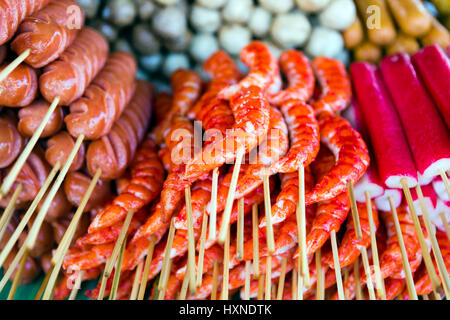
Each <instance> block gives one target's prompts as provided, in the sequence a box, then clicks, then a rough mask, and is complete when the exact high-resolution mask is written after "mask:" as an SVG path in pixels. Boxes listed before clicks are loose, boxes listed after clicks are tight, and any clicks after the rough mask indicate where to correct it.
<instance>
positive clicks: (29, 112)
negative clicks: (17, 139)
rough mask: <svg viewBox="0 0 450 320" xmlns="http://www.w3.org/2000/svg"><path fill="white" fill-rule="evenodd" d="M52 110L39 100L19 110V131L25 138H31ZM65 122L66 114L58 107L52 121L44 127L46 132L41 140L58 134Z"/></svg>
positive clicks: (51, 118)
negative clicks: (49, 110)
mask: <svg viewBox="0 0 450 320" xmlns="http://www.w3.org/2000/svg"><path fill="white" fill-rule="evenodd" d="M49 108H50V104H49V103H48V102H47V101H44V100H37V101H35V102H33V103H32V104H30V105H29V106H27V107H24V108H22V109H20V110H19V113H18V115H19V124H18V126H17V129H19V132H20V134H21V135H23V136H24V137H31V136H32V135H33V133H34V132H35V131H36V129H37V128H38V127H39V125H40V124H41V122H42V119H43V118H44V116H45V114H46V113H47V111H48V109H49ZM63 120H64V114H63V110H62V108H61V107H59V106H58V107H56V109H55V111H53V113H52V115H51V116H50V119H49V120H48V122H47V124H46V125H45V127H44V131H42V134H41V138H46V137H50V136H53V135H54V134H55V133H57V132H58V131H59V130H60V129H61V127H62V125H63V123H64V122H63Z"/></svg>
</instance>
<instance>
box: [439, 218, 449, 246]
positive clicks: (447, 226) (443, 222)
mask: <svg viewBox="0 0 450 320" xmlns="http://www.w3.org/2000/svg"><path fill="white" fill-rule="evenodd" d="M439 216H440V217H441V220H442V224H443V225H444V228H445V233H446V234H447V238H448V239H449V240H450V226H449V225H448V221H447V218H446V217H445V213H444V212H441V213H440V214H439Z"/></svg>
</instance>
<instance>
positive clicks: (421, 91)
mask: <svg viewBox="0 0 450 320" xmlns="http://www.w3.org/2000/svg"><path fill="white" fill-rule="evenodd" d="M380 68H381V73H382V75H383V78H384V80H385V82H386V86H387V87H388V89H389V92H390V94H391V96H392V99H393V101H394V104H395V107H396V109H397V112H398V114H399V116H400V119H401V122H402V124H403V128H404V130H405V134H406V137H407V139H408V143H409V146H410V148H411V152H412V154H413V157H414V162H415V163H416V166H417V169H418V172H419V174H420V176H419V182H420V184H421V185H426V184H428V183H430V182H431V180H433V177H435V176H437V175H439V174H440V170H441V169H443V170H444V171H448V170H450V133H449V131H448V129H447V128H446V127H445V124H444V122H443V121H442V118H441V117H440V115H439V112H438V111H437V110H436V108H435V105H434V103H433V101H432V100H431V98H430V96H429V95H428V93H427V92H426V90H425V88H424V87H423V85H422V83H421V82H420V79H419V78H418V76H417V73H416V71H415V70H414V67H413V65H412V63H411V60H410V58H409V56H408V55H407V54H396V55H394V56H390V57H388V58H386V59H384V60H383V61H382V62H381V65H380Z"/></svg>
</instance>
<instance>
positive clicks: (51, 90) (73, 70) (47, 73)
mask: <svg viewBox="0 0 450 320" xmlns="http://www.w3.org/2000/svg"><path fill="white" fill-rule="evenodd" d="M107 57H108V42H106V40H105V38H104V37H103V36H102V35H101V34H100V33H99V32H97V31H96V30H94V29H92V28H89V27H84V28H83V29H82V30H81V31H80V33H79V34H78V36H77V37H76V39H75V40H74V42H73V43H72V44H71V45H70V47H68V48H67V49H66V51H64V53H63V54H62V55H61V56H60V57H59V58H58V59H57V60H55V61H54V62H52V63H51V64H49V65H47V66H46V67H45V68H44V73H43V74H42V75H41V76H40V78H39V89H40V90H41V94H42V96H43V97H44V98H45V99H46V100H47V101H48V102H51V101H53V100H54V99H55V98H56V97H59V98H60V101H59V103H60V104H61V105H69V104H71V103H72V102H73V101H75V100H76V99H78V98H79V97H81V96H82V95H83V93H84V90H85V89H86V87H87V86H88V85H89V83H90V82H91V81H92V80H93V79H94V77H95V76H96V75H97V73H98V72H100V70H101V69H102V68H103V66H104V65H105V62H106V59H107Z"/></svg>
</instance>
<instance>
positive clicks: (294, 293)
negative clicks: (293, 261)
mask: <svg viewBox="0 0 450 320" xmlns="http://www.w3.org/2000/svg"><path fill="white" fill-rule="evenodd" d="M291 277H292V279H291V281H292V288H291V295H292V300H297V271H296V270H295V268H293V269H292V275H291Z"/></svg>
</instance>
